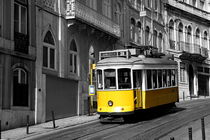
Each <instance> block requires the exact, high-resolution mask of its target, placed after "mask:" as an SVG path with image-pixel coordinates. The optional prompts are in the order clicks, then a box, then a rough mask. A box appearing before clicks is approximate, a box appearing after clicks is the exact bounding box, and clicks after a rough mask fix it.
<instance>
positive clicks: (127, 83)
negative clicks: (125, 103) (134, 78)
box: [118, 69, 131, 89]
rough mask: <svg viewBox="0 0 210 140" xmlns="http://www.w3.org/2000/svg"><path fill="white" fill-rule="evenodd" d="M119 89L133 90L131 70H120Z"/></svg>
mask: <svg viewBox="0 0 210 140" xmlns="http://www.w3.org/2000/svg"><path fill="white" fill-rule="evenodd" d="M118 83H119V89H129V88H131V76H130V69H118Z"/></svg>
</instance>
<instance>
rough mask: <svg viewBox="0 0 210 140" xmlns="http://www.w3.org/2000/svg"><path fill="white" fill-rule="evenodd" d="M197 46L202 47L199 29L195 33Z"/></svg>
mask: <svg viewBox="0 0 210 140" xmlns="http://www.w3.org/2000/svg"><path fill="white" fill-rule="evenodd" d="M195 44H196V45H198V46H199V45H200V30H199V29H197V30H196V32H195Z"/></svg>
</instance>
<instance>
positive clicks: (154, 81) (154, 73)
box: [152, 70, 157, 88]
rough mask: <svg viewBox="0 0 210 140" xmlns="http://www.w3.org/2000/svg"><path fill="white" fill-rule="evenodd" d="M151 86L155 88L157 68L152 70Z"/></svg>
mask: <svg viewBox="0 0 210 140" xmlns="http://www.w3.org/2000/svg"><path fill="white" fill-rule="evenodd" d="M152 78H153V88H157V70H153V71H152Z"/></svg>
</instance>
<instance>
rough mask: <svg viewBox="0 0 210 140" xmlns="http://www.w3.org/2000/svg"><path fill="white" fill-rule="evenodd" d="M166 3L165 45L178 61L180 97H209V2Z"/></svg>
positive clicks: (198, 0)
mask: <svg viewBox="0 0 210 140" xmlns="http://www.w3.org/2000/svg"><path fill="white" fill-rule="evenodd" d="M164 3H165V10H164V17H165V20H164V21H165V28H166V31H167V32H166V38H167V42H166V44H165V46H168V48H167V52H169V53H170V54H173V55H174V57H175V60H176V61H177V62H178V67H179V92H180V98H187V97H194V96H196V97H197V96H209V87H210V80H209V75H210V73H209V72H210V71H209V68H210V65H209V64H210V63H209V47H210V45H209V44H210V40H209V39H210V38H209V35H210V32H209V31H210V30H209V29H210V28H209V27H210V26H209V25H210V13H209V9H210V7H209V6H210V5H209V0H192V1H190V0H184V1H183V0H182V1H181V0H178V1H176V0H168V1H164Z"/></svg>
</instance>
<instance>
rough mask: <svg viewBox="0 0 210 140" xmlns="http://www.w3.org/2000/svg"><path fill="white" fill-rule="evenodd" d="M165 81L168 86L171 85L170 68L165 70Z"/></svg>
mask: <svg viewBox="0 0 210 140" xmlns="http://www.w3.org/2000/svg"><path fill="white" fill-rule="evenodd" d="M167 71H168V72H167V83H168V86H169V87H170V86H171V70H167Z"/></svg>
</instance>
